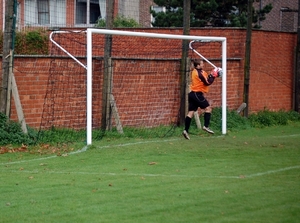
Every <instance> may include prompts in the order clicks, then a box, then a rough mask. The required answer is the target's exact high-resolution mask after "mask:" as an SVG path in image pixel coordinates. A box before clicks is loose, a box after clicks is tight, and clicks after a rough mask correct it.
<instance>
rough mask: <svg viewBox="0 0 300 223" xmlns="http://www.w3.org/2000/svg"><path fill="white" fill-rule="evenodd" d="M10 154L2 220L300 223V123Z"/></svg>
mask: <svg viewBox="0 0 300 223" xmlns="http://www.w3.org/2000/svg"><path fill="white" fill-rule="evenodd" d="M192 133H193V134H191V140H189V141H188V140H185V139H184V138H183V137H182V136H181V135H180V134H176V135H175V136H174V137H169V138H156V139H155V138H153V139H137V138H125V137H123V138H119V139H117V138H116V139H113V138H108V137H107V138H103V140H101V141H97V142H95V143H94V144H93V145H92V146H90V147H89V148H88V149H87V150H86V151H84V150H82V151H81V152H78V153H74V152H73V153H72V152H71V153H64V154H62V156H56V155H53V154H52V155H46V154H44V155H38V154H30V153H29V152H27V153H21V152H19V153H5V154H1V155H0V164H1V165H0V175H1V181H0V197H1V199H0V210H1V211H0V212H1V217H0V222H130V223H132V222H138V223H140V222H164V223H165V222H197V223H198V222H239V223H240V222H246V223H247V222H251V223H252V222H262V223H266V222H271V223H274V222H293V223H294V222H298V221H299V219H300V190H299V188H300V171H299V170H300V122H295V123H289V124H288V125H284V126H271V127H265V128H262V129H255V128H249V129H245V130H241V131H236V132H229V133H228V134H227V135H226V136H221V135H217V136H211V135H208V134H203V132H202V131H201V132H198V131H197V130H195V129H193V132H192Z"/></svg>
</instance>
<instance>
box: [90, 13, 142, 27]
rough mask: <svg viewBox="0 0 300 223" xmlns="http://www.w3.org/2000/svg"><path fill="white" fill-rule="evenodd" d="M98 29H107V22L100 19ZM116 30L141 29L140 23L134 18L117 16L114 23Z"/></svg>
mask: <svg viewBox="0 0 300 223" xmlns="http://www.w3.org/2000/svg"><path fill="white" fill-rule="evenodd" d="M96 27H98V28H104V27H106V22H105V20H104V19H99V20H98V21H97V24H96ZM113 27H114V28H138V27H140V25H139V23H138V22H136V21H135V20H134V19H132V18H126V17H124V16H119V15H118V16H117V17H116V18H115V19H114V21H113Z"/></svg>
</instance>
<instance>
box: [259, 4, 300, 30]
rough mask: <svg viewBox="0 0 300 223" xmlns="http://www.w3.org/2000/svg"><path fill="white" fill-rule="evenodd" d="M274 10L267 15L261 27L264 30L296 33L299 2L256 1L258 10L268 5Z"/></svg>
mask: <svg viewBox="0 0 300 223" xmlns="http://www.w3.org/2000/svg"><path fill="white" fill-rule="evenodd" d="M270 3H271V4H272V6H273V8H272V11H271V12H270V13H268V14H267V15H266V20H264V21H262V22H261V23H260V25H261V26H262V29H264V30H272V31H283V32H296V31H297V26H298V25H297V24H298V10H299V9H298V1H297V0H260V1H258V2H256V1H255V3H254V7H255V8H256V9H260V8H263V7H264V6H265V5H267V4H270Z"/></svg>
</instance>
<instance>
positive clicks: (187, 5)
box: [178, 1, 191, 125]
mask: <svg viewBox="0 0 300 223" xmlns="http://www.w3.org/2000/svg"><path fill="white" fill-rule="evenodd" d="M183 10H184V12H183V35H189V34H190V12H191V1H183ZM188 50H189V42H188V40H182V54H181V63H180V71H181V72H180V95H181V97H180V98H181V100H180V115H179V120H178V123H179V125H183V124H184V120H185V116H186V94H187V91H186V73H187V72H186V70H187V69H189V68H190V67H189V66H190V63H189V64H187V59H186V58H187V57H188Z"/></svg>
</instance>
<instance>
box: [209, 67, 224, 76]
mask: <svg viewBox="0 0 300 223" xmlns="http://www.w3.org/2000/svg"><path fill="white" fill-rule="evenodd" d="M222 74H223V71H222V69H221V68H219V67H216V68H214V69H213V70H212V71H211V75H212V76H213V77H215V78H216V77H221V76H222Z"/></svg>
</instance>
